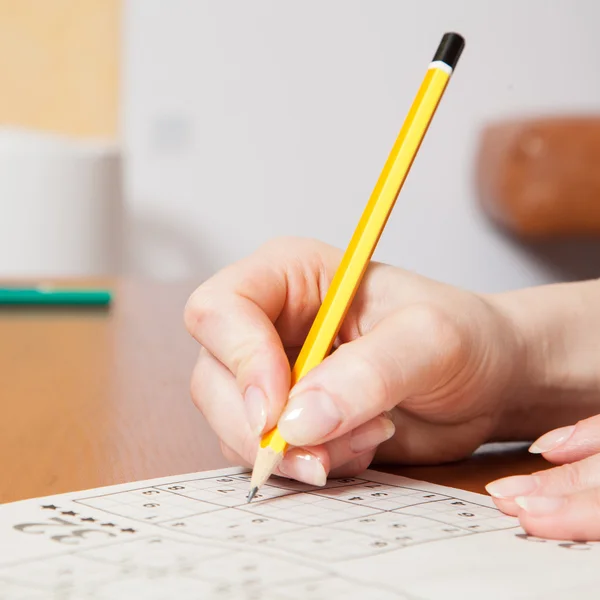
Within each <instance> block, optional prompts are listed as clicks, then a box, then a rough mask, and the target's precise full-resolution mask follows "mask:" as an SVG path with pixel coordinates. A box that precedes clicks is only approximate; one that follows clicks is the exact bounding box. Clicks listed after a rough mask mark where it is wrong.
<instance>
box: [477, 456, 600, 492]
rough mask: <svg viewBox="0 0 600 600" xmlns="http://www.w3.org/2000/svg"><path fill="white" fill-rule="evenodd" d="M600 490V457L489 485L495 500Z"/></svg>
mask: <svg viewBox="0 0 600 600" xmlns="http://www.w3.org/2000/svg"><path fill="white" fill-rule="evenodd" d="M594 487H600V454H596V455H594V456H590V457H589V458H585V459H583V460H580V461H578V462H575V463H572V464H566V465H562V466H560V467H554V468H552V469H548V470H546V471H540V472H539V473H533V474H532V475H516V476H514V477H505V478H503V479H499V480H497V481H493V482H492V483H489V484H488V485H487V486H486V489H487V491H488V492H489V493H490V495H492V496H493V497H494V498H500V499H504V500H506V499H514V498H517V497H520V496H561V495H564V494H571V493H573V492H578V491H583V490H589V489H592V488H594Z"/></svg>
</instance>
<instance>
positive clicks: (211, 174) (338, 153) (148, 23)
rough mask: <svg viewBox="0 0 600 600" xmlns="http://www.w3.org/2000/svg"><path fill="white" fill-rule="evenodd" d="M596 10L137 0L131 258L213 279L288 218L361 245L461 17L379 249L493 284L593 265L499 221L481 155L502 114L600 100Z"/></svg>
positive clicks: (512, 1)
mask: <svg viewBox="0 0 600 600" xmlns="http://www.w3.org/2000/svg"><path fill="white" fill-rule="evenodd" d="M599 19H600V4H599V3H598V2H596V1H595V0H551V1H548V0H528V1H527V2H522V1H521V0H505V1H503V2H478V1H476V0H453V1H448V0H420V1H419V2H416V1H412V2H408V1H404V0H401V1H399V0H378V1H376V2H373V1H371V0H326V1H323V0H306V1H304V2H301V3H298V2H278V1H277V0H255V1H253V2H243V1H235V2H218V1H197V0H171V1H170V2H168V3H167V2H161V1H160V0H130V1H129V2H127V3H126V10H125V21H124V31H125V37H124V55H123V60H124V63H123V66H124V78H123V86H124V89H123V96H122V99H123V105H122V109H123V134H124V140H125V143H126V147H127V152H128V157H129V164H128V168H129V170H128V198H129V202H130V207H131V208H132V209H133V210H134V211H135V214H136V216H137V217H136V218H137V219H138V221H137V223H136V227H135V229H134V231H132V234H131V235H132V237H131V239H132V240H135V241H134V249H135V250H134V253H133V254H132V260H133V262H132V268H133V269H134V270H135V271H136V272H143V273H148V274H153V275H157V276H165V277H173V276H179V275H186V276H187V275H190V274H191V275H192V276H194V277H197V278H198V279H200V278H202V277H204V276H206V275H207V274H210V273H211V272H213V271H215V270H216V269H218V268H220V267H222V266H223V265H225V264H227V263H229V262H231V261H233V260H235V259H238V258H240V257H241V256H243V255H245V254H247V253H249V252H251V251H252V250H253V249H254V248H255V247H256V246H257V245H258V244H260V243H261V242H263V241H264V240H266V239H268V238H270V237H273V236H278V235H283V234H286V235H287V234H292V235H301V236H314V237H317V238H320V239H322V240H324V241H327V242H329V243H331V244H334V245H337V246H340V247H344V246H345V245H346V243H347V241H348V239H349V237H350V235H351V233H352V230H353V228H354V226H355V224H356V222H357V220H358V218H359V216H360V213H361V211H362V208H363V206H364V204H365V202H366V200H367V199H368V197H369V195H370V193H371V190H372V188H373V186H374V184H375V181H376V179H377V177H378V175H379V172H380V170H381V167H382V165H383V163H384V161H385V159H386V157H387V154H388V152H389V150H390V148H391V145H392V144H393V142H394V139H395V137H396V135H397V132H398V130H399V128H400V126H401V125H402V121H403V119H404V117H405V115H406V112H407V110H408V108H409V106H410V103H411V102H412V100H413V98H414V95H415V93H416V90H417V87H418V86H419V84H420V82H421V80H422V77H423V76H424V73H425V69H426V67H427V64H428V61H429V60H430V59H431V57H432V54H433V52H434V51H435V48H436V46H437V44H438V42H439V40H440V38H441V35H442V34H443V33H444V32H445V31H447V30H456V31H458V32H460V33H462V34H463V35H464V36H465V37H466V40H467V45H466V49H465V52H464V53H463V56H462V58H461V61H460V63H459V65H458V68H457V70H456V73H455V76H454V78H453V79H452V81H451V82H450V85H449V88H448V90H447V93H446V96H445V98H444V100H443V101H442V104H441V105H440V108H439V110H438V113H437V115H436V117H435V120H434V122H433V124H432V127H431V129H430V131H429V133H428V135H427V137H426V139H425V142H424V144H423V146H422V150H421V152H420V154H419V156H418V158H417V160H416V162H415V164H414V167H413V169H412V171H411V173H410V175H409V178H408V180H407V183H406V185H405V188H404V190H403V192H402V194H401V196H400V198H399V201H398V204H397V206H396V208H395V211H394V214H393V215H392V218H391V220H390V223H389V225H388V228H387V230H386V232H385V234H384V236H383V238H382V240H381V242H380V247H379V249H378V252H377V254H376V258H378V259H380V260H384V261H389V262H392V263H394V264H397V265H400V266H403V267H406V268H409V269H415V270H417V271H419V272H420V273H422V274H424V275H427V276H430V277H434V278H437V279H440V280H443V281H448V282H451V283H454V284H457V285H463V286H467V287H470V288H472V289H476V290H484V291H496V290H503V289H508V288H514V287H519V286H524V285H530V284H536V283H542V282H547V281H554V280H557V279H564V278H572V277H578V276H584V275H586V274H587V271H586V267H585V266H584V265H585V264H586V263H588V266H589V264H591V263H592V260H593V259H594V257H597V256H600V251H598V247H597V246H589V247H584V248H583V249H582V248H579V247H577V248H572V247H571V245H567V246H566V247H562V248H559V249H555V248H549V249H548V248H536V249H534V250H532V249H530V248H524V247H521V246H519V245H518V244H515V243H514V242H512V241H510V240H508V239H506V238H505V237H504V236H503V235H501V234H499V233H498V232H496V231H495V230H494V229H493V228H492V227H491V226H490V224H489V223H488V222H487V220H486V219H485V217H484V216H483V215H482V214H480V211H479V210H478V208H477V206H476V202H475V198H474V192H473V185H472V180H473V160H474V152H475V150H476V143H477V136H478V133H479V131H480V128H481V127H482V126H483V125H484V124H485V123H486V122H488V121H489V120H493V119H497V118H503V117H507V116H512V115H517V116H521V115H531V116H536V115H542V114H555V113H569V114H572V113H581V112H588V111H597V110H598V107H599V106H600V78H599V77H596V75H595V74H596V73H597V72H598V56H599V55H600V42H599V41H598V33H597V23H598V21H599ZM592 255H593V256H592ZM595 268H596V269H598V260H597V259H596V262H595ZM597 272H598V270H596V273H597Z"/></svg>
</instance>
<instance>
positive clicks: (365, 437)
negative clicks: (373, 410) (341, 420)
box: [350, 417, 396, 454]
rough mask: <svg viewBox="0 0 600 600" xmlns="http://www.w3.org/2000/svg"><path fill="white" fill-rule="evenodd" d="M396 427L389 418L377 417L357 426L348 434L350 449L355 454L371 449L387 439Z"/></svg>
mask: <svg viewBox="0 0 600 600" xmlns="http://www.w3.org/2000/svg"><path fill="white" fill-rule="evenodd" d="M395 432H396V428H395V427H394V424H393V423H392V422H391V421H390V419H386V418H385V417H379V418H377V419H374V420H373V421H370V422H369V423H365V424H364V425H361V426H360V427H357V428H356V429H355V430H354V431H353V432H352V434H351V436H350V450H352V452H355V453H356V454H360V453H361V452H366V451H367V450H372V449H373V448H376V447H377V446H379V444H383V442H385V441H387V440H389V439H390V438H391V437H392V436H393V435H394V433H395Z"/></svg>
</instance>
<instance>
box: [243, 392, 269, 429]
mask: <svg viewBox="0 0 600 600" xmlns="http://www.w3.org/2000/svg"><path fill="white" fill-rule="evenodd" d="M244 409H245V411H246V419H247V420H248V424H249V425H250V430H251V431H252V434H253V435H255V436H257V437H258V436H259V435H260V434H261V433H262V432H263V429H264V428H265V425H266V424H267V397H266V396H265V393H264V392H263V391H262V390H261V389H260V388H259V387H257V386H255V385H250V386H248V387H247V388H246V392H245V393H244Z"/></svg>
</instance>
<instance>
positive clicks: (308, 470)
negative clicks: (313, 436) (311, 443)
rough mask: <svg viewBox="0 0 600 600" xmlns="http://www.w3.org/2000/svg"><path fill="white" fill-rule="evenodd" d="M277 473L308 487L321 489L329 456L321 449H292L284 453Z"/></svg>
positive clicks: (325, 478) (327, 468)
mask: <svg viewBox="0 0 600 600" xmlns="http://www.w3.org/2000/svg"><path fill="white" fill-rule="evenodd" d="M279 471H280V472H281V474H282V475H284V476H285V477H289V478H291V479H295V480H297V481H300V482H302V483H307V484H308V485H314V486H317V487H323V486H324V485H325V484H326V483H327V473H328V472H329V455H328V453H327V451H326V450H325V449H324V448H323V447H313V448H311V449H310V451H309V450H306V449H304V448H292V449H291V450H290V451H289V452H287V453H286V455H285V456H284V458H283V460H282V461H281V464H280V465H279Z"/></svg>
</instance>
